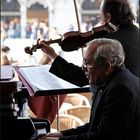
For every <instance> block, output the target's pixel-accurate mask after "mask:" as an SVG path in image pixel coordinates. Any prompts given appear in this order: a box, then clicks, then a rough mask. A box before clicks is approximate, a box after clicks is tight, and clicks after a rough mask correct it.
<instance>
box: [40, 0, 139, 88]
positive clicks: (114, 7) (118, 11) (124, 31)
mask: <svg viewBox="0 0 140 140" xmlns="http://www.w3.org/2000/svg"><path fill="white" fill-rule="evenodd" d="M100 17H101V23H102V24H105V23H107V22H111V23H113V24H114V25H116V26H119V30H118V31H116V32H113V33H107V34H106V35H104V36H101V37H106V38H113V39H117V40H118V41H120V42H121V44H122V46H123V48H124V51H125V55H126V59H125V62H124V63H125V65H126V67H127V68H128V69H129V70H130V71H131V72H132V73H133V74H135V75H136V76H139V72H140V63H139V58H138V57H139V28H138V27H137V26H136V25H135V24H134V20H135V16H134V14H133V12H132V9H131V5H130V4H129V2H128V1H127V0H103V1H102V3H101V5H100ZM40 44H41V46H42V47H43V48H42V50H43V51H44V52H45V53H46V54H48V56H49V57H50V58H51V59H52V60H54V61H53V64H52V66H51V69H50V72H51V73H53V74H55V75H56V76H58V77H60V78H62V79H64V80H66V81H69V82H71V83H73V84H75V85H78V86H85V85H87V84H88V80H87V78H86V76H85V74H84V71H83V70H82V68H81V67H78V66H75V65H74V64H72V63H68V62H67V61H66V60H64V59H63V58H61V57H60V56H58V55H57V54H56V53H55V51H54V50H53V48H51V47H50V46H49V45H46V44H44V43H43V42H40Z"/></svg>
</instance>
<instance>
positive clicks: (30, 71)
mask: <svg viewBox="0 0 140 140" xmlns="http://www.w3.org/2000/svg"><path fill="white" fill-rule="evenodd" d="M49 69H50V65H41V66H34V67H21V68H20V69H19V72H20V73H21V74H22V75H23V77H24V78H25V80H26V81H27V82H28V83H29V84H30V85H31V87H32V88H33V90H34V91H35V92H36V91H39V90H54V89H70V88H78V86H76V85H73V84H71V83H69V82H67V81H65V80H63V79H61V78H58V77H57V76H55V75H54V74H52V73H50V72H49Z"/></svg>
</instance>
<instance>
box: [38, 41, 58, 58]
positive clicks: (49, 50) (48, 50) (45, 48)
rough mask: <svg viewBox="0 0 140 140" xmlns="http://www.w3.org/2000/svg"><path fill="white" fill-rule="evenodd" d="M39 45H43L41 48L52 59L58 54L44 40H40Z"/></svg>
mask: <svg viewBox="0 0 140 140" xmlns="http://www.w3.org/2000/svg"><path fill="white" fill-rule="evenodd" d="M39 45H40V47H41V50H42V51H43V52H44V53H46V54H47V55H48V56H49V57H50V58H51V59H52V60H54V59H55V58H56V57H57V56H58V54H56V52H55V50H54V49H53V48H52V47H51V46H49V45H48V44H46V43H45V42H44V41H40V42H39Z"/></svg>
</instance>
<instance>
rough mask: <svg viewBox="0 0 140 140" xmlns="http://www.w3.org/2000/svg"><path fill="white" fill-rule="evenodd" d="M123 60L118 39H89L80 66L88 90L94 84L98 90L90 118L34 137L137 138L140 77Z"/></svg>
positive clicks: (41, 139) (57, 139) (76, 139)
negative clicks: (61, 129)
mask: <svg viewBox="0 0 140 140" xmlns="http://www.w3.org/2000/svg"><path fill="white" fill-rule="evenodd" d="M45 47H46V46H44V48H43V49H45ZM48 47H49V46H48ZM124 60H125V54H124V50H123V48H122V45H121V44H120V42H118V41H117V40H113V39H106V38H102V39H95V40H93V41H92V42H90V43H89V46H88V48H87V50H86V52H85V55H84V61H83V62H84V63H83V70H84V71H85V75H86V77H87V78H88V80H89V84H90V87H91V92H92V89H94V88H93V87H96V88H97V91H96V93H95V98H94V102H93V105H92V108H91V115H90V120H89V122H88V123H86V124H85V125H83V126H80V127H77V128H76V129H74V128H72V129H68V130H64V131H61V132H56V133H48V134H47V135H44V136H39V137H38V138H37V140H103V139H107V140H139V138H140V137H139V132H140V123H139V122H140V93H139V78H138V77H136V76H135V75H133V74H132V73H131V72H130V71H129V70H128V69H126V68H125V65H124ZM79 78H80V77H79Z"/></svg>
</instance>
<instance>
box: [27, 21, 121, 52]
mask: <svg viewBox="0 0 140 140" xmlns="http://www.w3.org/2000/svg"><path fill="white" fill-rule="evenodd" d="M118 29H119V28H118V26H115V25H113V24H112V23H111V22H109V23H106V24H105V25H102V26H99V27H96V28H92V30H91V31H88V32H83V33H81V32H79V31H70V32H67V33H65V34H64V35H63V36H61V38H60V39H55V40H52V39H50V40H49V41H45V40H43V42H44V43H45V44H46V45H50V44H52V43H58V44H59V46H61V48H62V50H63V51H66V52H69V51H74V50H78V49H79V48H83V47H86V43H87V42H89V41H91V40H93V39H95V38H100V37H103V36H104V35H106V34H107V33H112V32H116V31H117V30H118ZM37 49H41V44H39V40H37V44H35V45H33V46H32V48H30V47H26V48H25V52H26V53H28V54H30V55H32V54H33V52H35V51H36V50H37Z"/></svg>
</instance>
